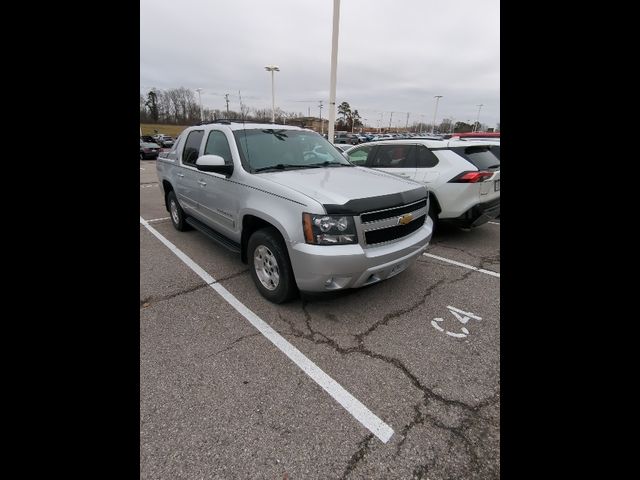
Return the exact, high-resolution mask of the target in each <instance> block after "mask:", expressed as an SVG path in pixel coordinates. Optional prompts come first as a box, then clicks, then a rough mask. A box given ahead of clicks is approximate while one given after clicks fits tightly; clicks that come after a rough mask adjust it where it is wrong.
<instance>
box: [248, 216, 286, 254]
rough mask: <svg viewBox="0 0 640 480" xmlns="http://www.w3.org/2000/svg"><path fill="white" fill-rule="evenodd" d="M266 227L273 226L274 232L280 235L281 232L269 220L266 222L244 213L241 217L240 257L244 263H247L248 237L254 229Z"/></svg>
mask: <svg viewBox="0 0 640 480" xmlns="http://www.w3.org/2000/svg"><path fill="white" fill-rule="evenodd" d="M267 227H271V228H273V229H274V230H275V231H276V232H278V235H280V236H281V237H282V234H281V233H280V231H279V230H278V229H277V228H276V227H274V226H273V225H271V224H270V223H269V222H267V221H266V220H263V219H261V218H259V217H256V216H254V215H245V216H244V217H243V218H242V236H241V239H240V259H241V260H242V261H243V262H244V263H247V245H248V244H249V238H251V235H252V234H253V232H255V231H256V230H260V229H262V228H267Z"/></svg>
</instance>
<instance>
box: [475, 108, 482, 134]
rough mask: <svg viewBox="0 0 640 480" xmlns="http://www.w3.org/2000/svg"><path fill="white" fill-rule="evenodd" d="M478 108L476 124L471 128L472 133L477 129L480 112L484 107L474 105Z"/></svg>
mask: <svg viewBox="0 0 640 480" xmlns="http://www.w3.org/2000/svg"><path fill="white" fill-rule="evenodd" d="M476 106H477V107H478V116H477V117H476V124H475V125H474V126H473V131H474V132H475V131H477V128H478V127H479V124H478V122H479V121H480V110H481V109H482V107H484V105H483V104H482V103H481V104H480V105H476Z"/></svg>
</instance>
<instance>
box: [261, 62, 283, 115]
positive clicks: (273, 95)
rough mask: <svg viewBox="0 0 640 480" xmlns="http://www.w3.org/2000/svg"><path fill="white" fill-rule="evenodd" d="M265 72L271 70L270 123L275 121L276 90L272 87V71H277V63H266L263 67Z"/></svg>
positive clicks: (278, 68) (278, 69)
mask: <svg viewBox="0 0 640 480" xmlns="http://www.w3.org/2000/svg"><path fill="white" fill-rule="evenodd" d="M264 69H265V70H266V71H267V72H271V123H276V90H275V87H274V79H273V72H279V71H280V67H278V66H277V65H267V66H266V67H264Z"/></svg>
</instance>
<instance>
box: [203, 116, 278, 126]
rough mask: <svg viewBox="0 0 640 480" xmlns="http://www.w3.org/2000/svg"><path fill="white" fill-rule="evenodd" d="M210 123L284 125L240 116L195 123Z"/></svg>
mask: <svg viewBox="0 0 640 480" xmlns="http://www.w3.org/2000/svg"><path fill="white" fill-rule="evenodd" d="M212 123H220V124H223V125H231V124H232V123H268V124H270V125H284V124H282V123H275V122H259V121H256V120H246V119H242V118H218V119H217V120H213V121H211V122H200V123H196V125H210V124H212Z"/></svg>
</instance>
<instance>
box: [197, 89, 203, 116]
mask: <svg viewBox="0 0 640 480" xmlns="http://www.w3.org/2000/svg"><path fill="white" fill-rule="evenodd" d="M196 92H198V98H199V99H200V122H204V114H203V113H202V95H201V94H200V92H202V89H201V88H196Z"/></svg>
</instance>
